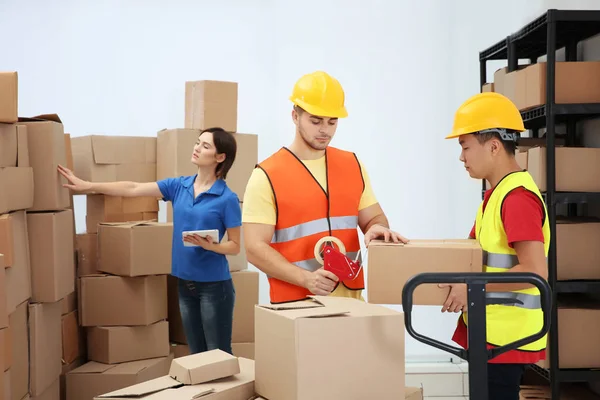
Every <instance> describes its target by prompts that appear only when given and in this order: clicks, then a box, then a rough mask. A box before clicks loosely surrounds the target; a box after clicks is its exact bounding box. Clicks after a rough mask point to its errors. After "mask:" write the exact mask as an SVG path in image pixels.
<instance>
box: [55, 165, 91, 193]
mask: <svg viewBox="0 0 600 400" xmlns="http://www.w3.org/2000/svg"><path fill="white" fill-rule="evenodd" d="M58 172H59V173H60V174H61V175H62V176H64V177H65V179H66V180H67V181H68V182H69V183H64V184H63V187H66V188H67V189H71V190H72V191H74V192H85V191H87V190H90V189H91V188H92V184H91V183H90V182H88V181H84V180H83V179H79V178H78V177H76V176H75V174H74V173H73V171H71V170H70V169H68V168H66V167H63V166H62V165H60V164H59V165H58Z"/></svg>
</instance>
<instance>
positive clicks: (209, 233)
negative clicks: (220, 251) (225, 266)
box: [181, 229, 219, 247]
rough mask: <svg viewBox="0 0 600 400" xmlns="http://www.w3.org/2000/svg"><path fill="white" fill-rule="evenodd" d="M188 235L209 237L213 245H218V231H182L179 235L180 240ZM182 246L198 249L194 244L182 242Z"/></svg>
mask: <svg viewBox="0 0 600 400" xmlns="http://www.w3.org/2000/svg"><path fill="white" fill-rule="evenodd" d="M188 235H198V236H201V237H207V236H208V237H210V238H211V239H212V241H213V243H219V230H218V229H205V230H201V231H184V232H182V234H181V240H183V239H184V238H185V237H186V236H188ZM183 245H184V246H186V247H199V246H196V245H195V244H192V243H189V242H183Z"/></svg>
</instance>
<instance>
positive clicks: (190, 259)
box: [157, 175, 242, 282]
mask: <svg viewBox="0 0 600 400" xmlns="http://www.w3.org/2000/svg"><path fill="white" fill-rule="evenodd" d="M195 179H196V175H194V176H182V177H179V178H167V179H163V180H161V181H158V182H157V183H158V187H159V189H160V191H161V193H162V195H163V200H164V201H170V202H171V203H172V205H173V253H172V269H171V274H172V275H173V276H176V277H178V278H181V279H186V280H190V281H196V282H217V281H223V280H227V279H231V274H230V273H229V263H228V261H227V257H226V256H225V255H223V254H219V253H215V252H213V251H208V250H204V249H203V248H202V247H186V246H184V245H183V239H182V232H184V231H197V230H205V229H218V230H219V242H221V240H222V239H223V236H224V235H225V232H226V230H227V229H229V228H236V227H239V226H241V225H242V212H241V208H240V201H239V198H238V196H237V195H236V194H235V193H234V192H232V191H231V189H229V187H227V184H226V183H225V181H224V180H222V179H217V181H216V182H215V183H214V184H213V185H212V187H211V188H210V189H209V190H207V191H206V192H203V193H200V195H198V197H197V198H195V199H194V180H195Z"/></svg>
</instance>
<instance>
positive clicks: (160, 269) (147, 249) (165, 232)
mask: <svg viewBox="0 0 600 400" xmlns="http://www.w3.org/2000/svg"><path fill="white" fill-rule="evenodd" d="M172 240H173V224H171V223H161V222H138V223H102V224H100V226H99V227H98V269H99V270H100V271H102V272H108V273H111V274H114V275H120V276H144V275H168V274H170V273H171V257H172V254H171V246H172Z"/></svg>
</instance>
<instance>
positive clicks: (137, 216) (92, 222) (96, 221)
mask: <svg viewBox="0 0 600 400" xmlns="http://www.w3.org/2000/svg"><path fill="white" fill-rule="evenodd" d="M142 221H144V222H146V221H158V212H155V211H146V212H136V213H127V214H111V215H109V216H106V217H102V216H99V215H86V217H85V223H86V232H87V233H98V225H100V224H101V223H109V222H142Z"/></svg>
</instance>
